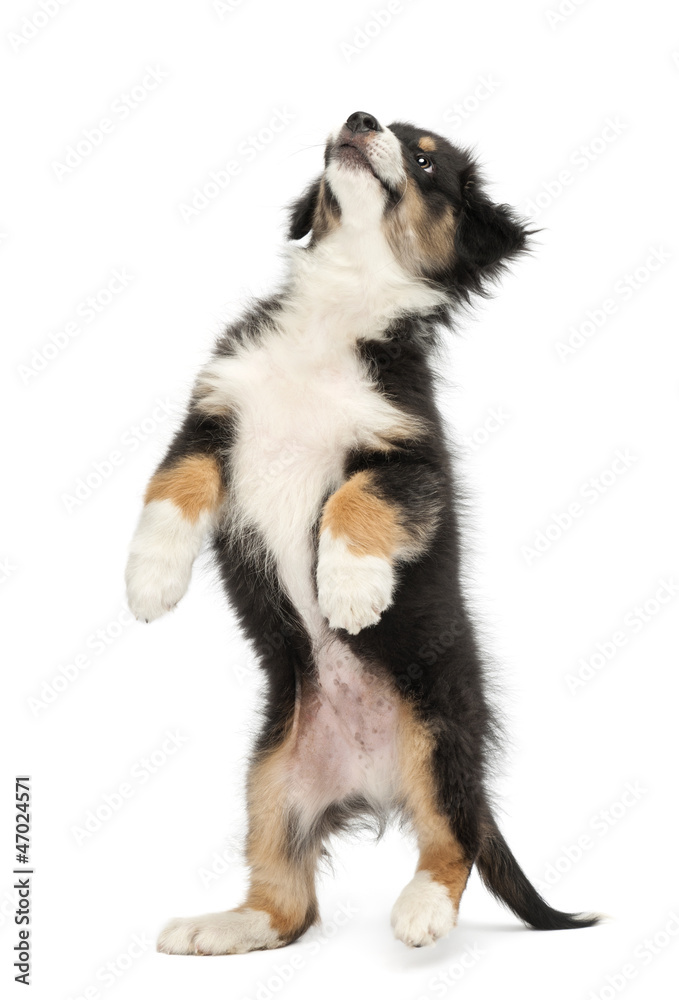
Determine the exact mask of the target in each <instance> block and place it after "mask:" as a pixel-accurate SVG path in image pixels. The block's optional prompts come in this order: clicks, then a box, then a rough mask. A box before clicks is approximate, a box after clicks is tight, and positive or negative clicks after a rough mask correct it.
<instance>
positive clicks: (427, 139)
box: [417, 135, 436, 153]
mask: <svg viewBox="0 0 679 1000" xmlns="http://www.w3.org/2000/svg"><path fill="white" fill-rule="evenodd" d="M417 145H418V146H419V147H420V149H423V150H424V151H425V153H433V152H434V151H435V150H436V139H434V137H433V136H431V135H423V136H422V138H421V139H420V141H419V142H418V144H417Z"/></svg>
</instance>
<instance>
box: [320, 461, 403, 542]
mask: <svg viewBox="0 0 679 1000" xmlns="http://www.w3.org/2000/svg"><path fill="white" fill-rule="evenodd" d="M321 531H329V532H330V533H331V534H332V535H333V537H341V538H344V539H346V541H347V545H348V546H349V548H350V549H351V550H352V552H354V553H355V554H356V555H361V556H381V557H382V559H392V558H393V557H394V555H395V554H396V552H397V551H398V550H399V549H400V548H402V547H404V546H406V545H407V541H408V536H407V533H406V532H405V531H404V530H403V528H402V527H401V526H400V524H399V521H398V512H397V511H396V510H395V509H394V508H393V507H392V506H390V504H388V503H387V502H386V500H382V499H381V498H380V497H378V496H376V495H375V492H374V484H373V477H372V476H371V474H370V473H369V472H357V473H356V474H355V475H353V476H352V477H351V479H349V480H347V482H346V483H344V485H343V486H341V487H340V488H339V489H338V490H337V491H336V492H335V493H333V495H332V496H331V497H330V498H329V500H328V501H327V503H326V505H325V507H324V509H323V517H322V519H321Z"/></svg>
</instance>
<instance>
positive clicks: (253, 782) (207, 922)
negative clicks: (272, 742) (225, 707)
mask: <svg viewBox="0 0 679 1000" xmlns="http://www.w3.org/2000/svg"><path fill="white" fill-rule="evenodd" d="M286 750H287V748H286V745H285V743H284V744H283V745H282V746H281V747H279V748H278V749H276V750H274V751H273V752H271V753H269V754H267V756H265V757H264V758H263V759H260V760H259V761H257V762H256V763H255V764H253V766H252V768H251V770H250V775H249V781H248V813H249V832H248V839H247V860H248V864H249V866H250V887H249V891H248V894H247V897H246V899H245V902H244V903H243V904H242V905H241V906H239V907H237V908H236V909H234V910H228V911H226V912H224V913H208V914H205V915H204V916H201V917H188V918H182V919H178V920H172V921H170V923H169V924H168V925H167V926H166V927H165V928H164V930H163V931H162V932H161V934H160V937H159V939H158V951H162V952H166V953H167V954H171V955H230V954H237V953H241V952H246V951H256V950H258V949H266V948H281V947H283V946H284V945H286V944H290V943H291V942H292V941H294V940H295V939H296V938H298V937H299V936H300V934H303V933H304V931H305V930H306V929H307V928H308V927H309V926H310V925H311V924H312V923H314V921H315V920H316V919H317V914H318V908H317V903H316V889H315V875H316V866H317V862H318V857H319V853H320V845H318V844H317V843H316V842H315V840H313V838H309V837H307V838H303V837H300V836H297V834H298V832H299V831H298V828H297V821H296V818H295V813H294V811H293V810H292V809H291V808H290V804H289V799H288V795H287V794H286V783H288V779H287V772H286V759H287V754H286Z"/></svg>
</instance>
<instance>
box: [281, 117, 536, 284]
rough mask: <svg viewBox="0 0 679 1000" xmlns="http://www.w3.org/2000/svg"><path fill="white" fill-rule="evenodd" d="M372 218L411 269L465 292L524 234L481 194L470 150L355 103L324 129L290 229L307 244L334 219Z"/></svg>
mask: <svg viewBox="0 0 679 1000" xmlns="http://www.w3.org/2000/svg"><path fill="white" fill-rule="evenodd" d="M376 228H379V229H380V230H381V232H382V234H383V236H384V238H385V240H386V241H387V243H388V244H389V247H390V249H391V251H392V253H393V255H394V258H395V259H396V260H398V261H399V263H400V264H401V266H402V267H404V268H405V270H406V271H407V272H408V273H409V274H410V275H412V276H413V277H418V278H422V279H425V280H427V281H430V282H431V281H433V282H436V283H438V284H440V285H443V286H445V287H446V288H447V289H448V290H449V292H451V293H452V294H457V295H462V296H466V295H467V294H468V293H469V292H470V291H478V292H481V291H483V289H484V287H485V282H486V279H492V278H494V277H496V276H497V275H498V273H499V272H500V271H501V270H502V267H503V265H504V264H506V263H507V262H508V261H509V260H511V259H512V258H513V257H515V256H516V255H517V254H520V253H522V252H524V251H525V250H526V249H527V243H528V240H527V237H528V236H529V235H530V233H529V231H528V230H526V228H525V226H524V225H523V223H522V222H521V220H520V219H518V218H517V216H516V215H515V214H514V213H513V212H512V210H511V209H510V208H509V207H508V206H507V205H496V204H494V203H493V202H492V201H491V200H490V198H489V197H488V196H487V195H486V194H485V192H484V190H483V182H482V179H481V176H480V174H479V170H478V168H477V166H476V164H475V162H474V160H473V159H472V157H471V155H470V154H469V153H468V152H467V151H466V150H464V149H461V148H459V147H457V146H454V145H452V143H450V142H449V141H448V140H447V139H445V138H443V137H442V136H440V135H437V134H435V133H434V132H430V131H426V130H423V129H420V128H417V127H415V126H414V125H410V124H407V123H401V122H395V123H393V124H392V125H390V126H389V127H388V128H387V127H385V126H382V125H380V123H379V122H378V120H377V119H376V118H374V117H373V116H372V115H369V114H367V113H366V112H363V111H356V112H354V114H352V115H350V116H349V118H348V119H347V120H346V122H345V123H344V124H343V125H341V126H340V128H339V129H337V130H336V131H335V132H334V133H332V134H331V135H330V137H329V139H328V141H327V144H326V148H325V170H324V172H323V174H322V175H321V176H320V177H319V178H317V179H316V180H315V181H314V182H313V183H312V184H311V185H310V186H309V187H308V188H307V190H306V191H305V192H304V194H303V195H302V196H301V197H300V198H299V199H298V200H297V201H296V202H295V204H294V205H293V207H292V211H291V215H290V229H289V236H290V238H291V239H294V240H298V239H302V237H304V236H306V235H307V234H308V233H311V234H312V235H311V245H316V244H317V243H319V242H321V241H323V240H324V239H327V238H328V237H329V236H330V235H331V234H332V233H333V232H336V231H338V230H340V229H344V230H352V231H355V232H356V233H360V232H361V231H367V230H370V229H372V230H375V229H376Z"/></svg>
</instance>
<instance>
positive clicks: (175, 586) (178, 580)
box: [125, 552, 192, 622]
mask: <svg viewBox="0 0 679 1000" xmlns="http://www.w3.org/2000/svg"><path fill="white" fill-rule="evenodd" d="M191 566H192V564H191V563H189V565H188V567H187V566H186V565H180V564H179V563H177V562H173V561H172V560H171V559H169V558H167V556H166V555H164V554H163V553H158V552H147V553H132V554H131V555H130V558H129V559H128V561H127V568H126V570H125V582H126V584H127V603H128V605H129V607H130V611H131V612H132V614H133V615H134V616H135V618H138V619H139V621H143V622H152V621H154V620H155V619H156V618H160V616H161V615H164V614H165V613H166V612H167V611H171V610H172V608H174V606H175V605H176V604H177V603H178V602H179V601H180V600H181V598H182V597H183V596H184V594H185V593H186V590H187V587H188V585H189V580H190V579H191Z"/></svg>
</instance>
